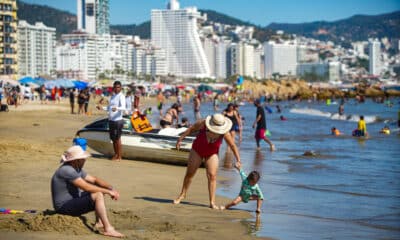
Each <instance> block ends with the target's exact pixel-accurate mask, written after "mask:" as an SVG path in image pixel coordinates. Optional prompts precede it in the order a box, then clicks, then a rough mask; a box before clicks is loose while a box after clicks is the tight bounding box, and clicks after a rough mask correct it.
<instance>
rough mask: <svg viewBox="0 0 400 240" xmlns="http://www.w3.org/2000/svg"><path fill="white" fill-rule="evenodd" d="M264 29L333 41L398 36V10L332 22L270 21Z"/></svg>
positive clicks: (399, 31) (399, 29)
mask: <svg viewBox="0 0 400 240" xmlns="http://www.w3.org/2000/svg"><path fill="white" fill-rule="evenodd" d="M266 29H272V30H283V31H285V32H287V33H293V34H298V35H302V36H306V37H312V38H316V39H320V40H331V41H335V42H337V41H340V40H341V39H340V38H343V39H342V40H345V41H360V40H367V39H368V38H376V37H377V38H382V37H389V38H399V37H400V11H396V12H393V13H388V14H382V15H375V16H368V15H355V16H353V17H350V18H347V19H343V20H339V21H334V22H325V21H318V22H311V23H299V24H282V23H271V24H270V25H268V26H267V27H266Z"/></svg>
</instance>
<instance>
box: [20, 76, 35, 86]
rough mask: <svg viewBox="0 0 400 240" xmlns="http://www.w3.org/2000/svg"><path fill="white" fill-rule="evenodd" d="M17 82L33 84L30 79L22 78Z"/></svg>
mask: <svg viewBox="0 0 400 240" xmlns="http://www.w3.org/2000/svg"><path fill="white" fill-rule="evenodd" d="M18 82H19V83H21V84H27V83H33V82H34V80H33V78H32V77H23V78H21V79H19V80H18Z"/></svg>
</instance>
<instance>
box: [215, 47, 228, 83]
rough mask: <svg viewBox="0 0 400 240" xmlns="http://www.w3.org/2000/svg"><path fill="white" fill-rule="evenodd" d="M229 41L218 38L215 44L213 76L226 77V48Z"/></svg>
mask: <svg viewBox="0 0 400 240" xmlns="http://www.w3.org/2000/svg"><path fill="white" fill-rule="evenodd" d="M229 44H230V43H229V42H228V41H225V40H222V39H220V41H219V42H218V43H217V44H216V45H215V67H214V69H215V77H216V78H217V79H225V78H226V77H227V50H228V49H227V48H228V45H229Z"/></svg>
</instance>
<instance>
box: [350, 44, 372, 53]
mask: <svg viewBox="0 0 400 240" xmlns="http://www.w3.org/2000/svg"><path fill="white" fill-rule="evenodd" d="M351 45H352V46H353V50H354V52H355V54H356V56H365V47H366V46H367V45H368V43H367V42H354V43H352V44H351Z"/></svg>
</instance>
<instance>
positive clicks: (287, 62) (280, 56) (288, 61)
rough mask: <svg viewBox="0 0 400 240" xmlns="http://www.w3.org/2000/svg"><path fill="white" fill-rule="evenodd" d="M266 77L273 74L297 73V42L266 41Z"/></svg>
mask: <svg viewBox="0 0 400 240" xmlns="http://www.w3.org/2000/svg"><path fill="white" fill-rule="evenodd" d="M264 58H265V66H264V67H265V77H267V78H269V77H271V76H272V74H275V73H279V74H280V75H296V66H297V44H296V43H293V42H284V43H275V42H273V41H269V42H265V43H264Z"/></svg>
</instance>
